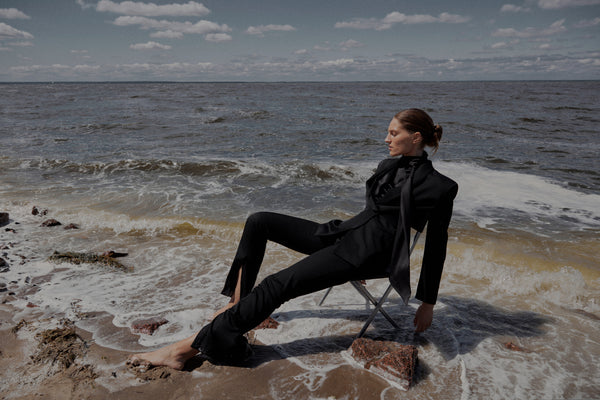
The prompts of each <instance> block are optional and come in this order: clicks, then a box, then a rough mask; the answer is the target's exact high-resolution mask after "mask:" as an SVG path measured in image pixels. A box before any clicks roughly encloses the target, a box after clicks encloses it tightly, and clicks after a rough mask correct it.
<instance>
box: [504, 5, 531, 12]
mask: <svg viewBox="0 0 600 400" xmlns="http://www.w3.org/2000/svg"><path fill="white" fill-rule="evenodd" d="M528 11H531V9H530V8H526V7H521V6H516V5H514V4H505V5H503V6H502V8H500V12H513V13H518V12H528Z"/></svg>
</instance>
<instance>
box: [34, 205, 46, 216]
mask: <svg viewBox="0 0 600 400" xmlns="http://www.w3.org/2000/svg"><path fill="white" fill-rule="evenodd" d="M46 214H48V210H40V209H38V208H37V207H36V206H33V208H32V209H31V215H46Z"/></svg>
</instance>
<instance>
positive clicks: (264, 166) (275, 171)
mask: <svg viewBox="0 0 600 400" xmlns="http://www.w3.org/2000/svg"><path fill="white" fill-rule="evenodd" d="M3 161H4V160H3ZM5 161H6V163H7V164H12V165H13V167H14V166H15V163H11V162H10V160H9V159H5ZM19 168H21V169H39V170H41V171H47V172H63V173H68V174H83V175H99V174H102V175H117V174H124V173H128V172H146V173H161V174H163V173H168V174H178V175H184V176H191V177H225V178H227V177H229V178H231V177H239V176H248V175H253V176H257V175H259V176H260V175H262V176H264V177H269V178H276V179H279V180H285V181H287V180H289V179H290V178H291V179H299V180H305V181H308V182H323V181H339V180H342V181H344V182H348V181H357V180H358V179H361V177H362V174H360V173H359V171H357V170H356V169H355V168H354V167H353V166H351V165H349V166H340V165H333V164H329V163H306V162H304V161H302V160H293V161H286V162H278V163H268V162H265V161H256V160H251V159H249V160H224V159H220V160H219V159H217V160H200V161H196V162H188V161H185V162H180V161H175V160H158V159H147V160H146V159H138V160H118V161H112V162H75V161H70V160H64V159H31V160H20V161H19Z"/></svg>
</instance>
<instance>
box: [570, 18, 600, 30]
mask: <svg viewBox="0 0 600 400" xmlns="http://www.w3.org/2000/svg"><path fill="white" fill-rule="evenodd" d="M596 25H600V17H596V18H594V19H584V20H581V21H579V22H578V23H576V24H575V25H574V26H575V28H589V27H592V26H596Z"/></svg>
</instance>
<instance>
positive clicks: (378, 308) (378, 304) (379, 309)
mask: <svg viewBox="0 0 600 400" xmlns="http://www.w3.org/2000/svg"><path fill="white" fill-rule="evenodd" d="M419 236H421V232H419V231H416V232H415V235H414V236H413V241H412V244H411V245H410V254H412V252H413V249H414V248H415V245H416V244H417V241H418V240H419ZM350 284H351V285H352V286H354V288H355V289H356V290H357V291H358V293H360V295H361V296H363V297H364V298H365V300H367V301H368V302H370V303H371V304H373V305H374V306H375V308H374V309H373V311H371V315H369V318H367V321H366V322H365V324H364V325H363V327H362V329H361V330H360V332H359V333H358V335H357V336H356V337H357V338H359V337H362V336H363V335H364V334H365V332H366V331H367V329H368V328H369V326H370V325H371V323H372V322H373V320H374V319H375V317H376V316H377V313H381V315H383V316H384V317H385V319H387V320H388V322H389V323H390V324H392V326H393V327H394V328H396V329H400V325H398V324H397V323H396V321H394V319H393V318H392V317H391V316H390V315H389V314H388V313H387V311H385V310H384V309H383V305H384V303H385V302H386V300H387V298H388V296H389V295H390V293H391V292H392V289H393V287H392V285H391V284H389V285H388V287H387V289H386V290H385V292H384V293H383V296H381V297H380V298H379V300H377V299H375V297H373V295H372V294H371V293H370V292H369V291H368V290H367V288H366V287H365V285H363V284H362V283H361V282H360V281H350ZM331 289H333V287H330V288H329V289H327V291H326V292H325V294H324V295H323V298H322V299H321V301H320V302H319V306H321V305H323V302H324V301H325V299H326V298H327V296H328V295H329V293H330V292H331Z"/></svg>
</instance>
